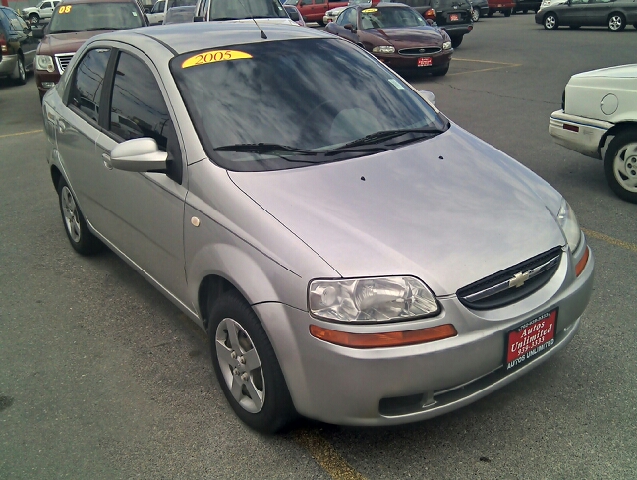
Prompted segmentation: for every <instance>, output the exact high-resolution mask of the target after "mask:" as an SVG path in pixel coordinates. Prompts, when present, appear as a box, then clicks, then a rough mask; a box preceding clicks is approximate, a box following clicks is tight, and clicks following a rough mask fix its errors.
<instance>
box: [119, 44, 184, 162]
mask: <svg viewBox="0 0 637 480" xmlns="http://www.w3.org/2000/svg"><path fill="white" fill-rule="evenodd" d="M169 123H170V115H169V114H168V109H167V108H166V103H165V102H164V99H163V96H162V93H161V90H159V86H158V85H157V82H156V81H155V77H154V76H153V74H152V73H151V72H150V70H149V69H148V67H146V65H144V63H142V61H141V60H138V59H137V58H135V57H133V56H132V55H129V54H127V53H124V52H122V53H120V57H119V60H118V62H117V69H116V74H115V80H114V82H113V94H112V100H111V114H110V127H109V130H111V131H112V132H113V133H114V134H115V135H117V136H118V137H120V138H123V139H124V140H131V139H133V138H142V137H149V138H153V139H155V141H156V142H157V145H158V146H159V148H160V149H162V150H164V151H165V150H166V134H167V130H168V127H171V126H172V125H169Z"/></svg>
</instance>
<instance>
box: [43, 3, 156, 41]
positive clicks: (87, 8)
mask: <svg viewBox="0 0 637 480" xmlns="http://www.w3.org/2000/svg"><path fill="white" fill-rule="evenodd" d="M143 25H144V20H143V19H142V16H141V14H140V13H139V10H138V9H137V7H136V5H135V3H133V2H130V3H129V2H127V3H121V2H117V3H116V2H113V3H107V2H100V3H74V4H73V5H62V6H58V7H56V9H55V11H54V12H53V17H52V18H51V23H50V27H49V33H64V32H82V31H87V30H126V29H129V28H138V27H142V26H143Z"/></svg>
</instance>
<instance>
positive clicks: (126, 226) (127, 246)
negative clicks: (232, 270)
mask: <svg viewBox="0 0 637 480" xmlns="http://www.w3.org/2000/svg"><path fill="white" fill-rule="evenodd" d="M116 55H117V59H116V63H115V66H114V68H113V69H112V71H113V73H114V75H113V76H112V81H110V82H108V83H107V84H106V85H107V86H106V88H107V94H106V95H105V97H104V98H106V99H108V104H107V105H105V108H106V109H104V110H103V111H102V112H101V113H102V115H103V117H101V120H102V121H104V124H103V126H104V127H105V128H104V129H103V131H102V133H101V134H100V135H99V136H98V138H97V140H96V151H97V155H99V156H100V157H101V158H102V160H103V162H102V172H101V177H102V179H103V180H102V181H103V185H104V187H105V191H103V192H102V197H101V198H100V203H101V205H102V207H103V209H104V212H105V216H104V218H105V223H104V227H103V228H104V232H103V234H104V235H105V236H106V237H107V238H108V239H109V241H111V242H112V243H113V244H114V245H115V246H116V247H117V249H119V250H120V251H121V252H122V253H124V254H125V255H126V256H127V257H128V258H129V259H130V260H132V261H133V262H134V263H135V264H136V265H137V266H138V267H140V268H141V269H142V270H144V271H145V272H146V273H147V274H148V275H149V276H150V277H152V279H154V280H155V282H156V283H157V284H159V286H160V288H163V289H164V290H165V291H167V292H169V293H170V294H172V295H173V296H175V297H176V298H178V299H181V300H183V299H185V298H186V276H185V270H184V246H183V229H184V226H183V221H184V207H185V199H186V193H187V189H186V186H184V185H183V183H184V182H183V181H182V179H183V178H185V175H183V172H184V170H185V154H183V153H182V148H181V144H180V141H179V139H178V134H177V128H178V125H176V122H175V120H174V115H172V114H171V109H170V108H169V107H168V105H169V102H167V101H166V99H165V95H164V92H163V90H162V88H161V87H160V85H161V84H162V83H161V81H160V79H159V75H158V74H157V72H156V70H155V68H154V66H153V65H152V62H150V61H149V60H148V58H147V57H145V55H144V54H143V52H140V51H138V50H136V49H135V48H134V47H130V48H127V47H123V49H122V50H119V51H118V52H117V54H116ZM109 90H110V95H109V94H108V91H109ZM145 137H146V138H152V139H154V140H155V141H156V142H157V145H158V147H159V149H160V150H163V151H167V152H168V170H167V171H166V172H147V173H137V172H128V171H123V170H117V169H114V168H112V167H111V165H110V153H111V151H112V150H113V148H115V147H116V146H117V145H118V144H120V143H122V142H124V141H126V140H132V139H136V138H145Z"/></svg>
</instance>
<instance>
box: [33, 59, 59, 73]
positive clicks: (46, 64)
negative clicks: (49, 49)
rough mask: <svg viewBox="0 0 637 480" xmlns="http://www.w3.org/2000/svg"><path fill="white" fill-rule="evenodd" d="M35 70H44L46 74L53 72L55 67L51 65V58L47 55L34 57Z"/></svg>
mask: <svg viewBox="0 0 637 480" xmlns="http://www.w3.org/2000/svg"><path fill="white" fill-rule="evenodd" d="M35 68H36V70H46V71H47V72H50V73H53V72H55V65H53V58H52V57H50V56H48V55H36V56H35Z"/></svg>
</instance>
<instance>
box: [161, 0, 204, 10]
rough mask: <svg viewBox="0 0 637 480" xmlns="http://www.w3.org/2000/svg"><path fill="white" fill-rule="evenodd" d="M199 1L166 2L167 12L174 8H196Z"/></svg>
mask: <svg viewBox="0 0 637 480" xmlns="http://www.w3.org/2000/svg"><path fill="white" fill-rule="evenodd" d="M195 5H197V0H168V1H167V2H166V11H168V9H170V8H173V7H194V6H195Z"/></svg>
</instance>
